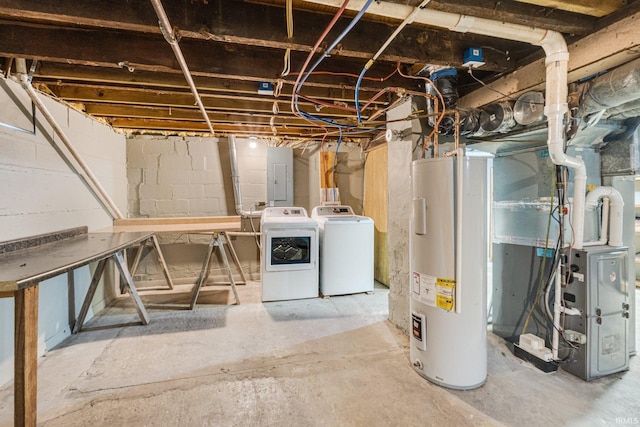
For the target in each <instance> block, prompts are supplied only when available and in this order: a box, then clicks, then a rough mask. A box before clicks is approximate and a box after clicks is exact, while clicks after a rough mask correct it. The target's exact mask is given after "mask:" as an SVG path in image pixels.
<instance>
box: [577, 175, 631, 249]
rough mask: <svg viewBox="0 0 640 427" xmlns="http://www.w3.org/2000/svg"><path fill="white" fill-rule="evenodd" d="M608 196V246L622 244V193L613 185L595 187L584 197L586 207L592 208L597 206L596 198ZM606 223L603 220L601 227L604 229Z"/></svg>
mask: <svg viewBox="0 0 640 427" xmlns="http://www.w3.org/2000/svg"><path fill="white" fill-rule="evenodd" d="M605 197H606V198H608V199H609V204H610V209H609V211H610V213H609V236H610V237H609V246H613V247H619V246H623V242H622V211H623V208H624V201H623V200H622V195H621V194H620V192H619V191H618V190H616V189H615V188H613V187H597V188H595V189H594V190H592V191H590V192H589V194H588V195H587V197H586V202H585V204H586V207H587V209H594V208H595V207H597V206H598V200H600V199H601V198H605ZM605 227H606V224H605V223H604V221H603V224H602V228H603V229H604V228H605Z"/></svg>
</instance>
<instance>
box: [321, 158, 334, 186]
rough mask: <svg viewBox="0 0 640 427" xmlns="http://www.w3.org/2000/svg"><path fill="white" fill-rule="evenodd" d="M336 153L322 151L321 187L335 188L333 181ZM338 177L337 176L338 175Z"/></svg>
mask: <svg viewBox="0 0 640 427" xmlns="http://www.w3.org/2000/svg"><path fill="white" fill-rule="evenodd" d="M335 156H336V153H335V152H334V151H322V152H320V188H335V187H337V185H335V184H336V183H334V182H333V163H334V160H335ZM336 178H337V177H336Z"/></svg>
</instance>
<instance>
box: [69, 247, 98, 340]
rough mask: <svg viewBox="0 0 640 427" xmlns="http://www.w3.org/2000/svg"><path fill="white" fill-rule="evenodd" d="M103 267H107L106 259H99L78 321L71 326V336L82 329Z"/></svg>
mask: <svg viewBox="0 0 640 427" xmlns="http://www.w3.org/2000/svg"><path fill="white" fill-rule="evenodd" d="M105 265H107V260H106V259H101V260H100V261H98V266H97V267H96V271H95V272H94V273H93V277H92V278H91V284H90V285H89V289H87V295H86V296H85V297H84V302H83V303H82V308H80V314H78V320H76V323H75V325H73V331H71V333H72V334H77V333H78V332H80V329H82V325H83V324H84V319H85V318H86V317H87V313H88V312H89V307H91V301H92V300H93V296H94V295H95V293H96V289H97V288H98V283H100V278H101V277H102V273H104V267H105Z"/></svg>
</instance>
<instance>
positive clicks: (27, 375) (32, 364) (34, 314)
mask: <svg viewBox="0 0 640 427" xmlns="http://www.w3.org/2000/svg"><path fill="white" fill-rule="evenodd" d="M15 297H16V299H15V361H14V364H15V365H14V390H15V392H14V399H15V402H14V422H15V425H16V426H17V427H22V426H28V427H35V426H36V420H37V410H38V407H37V397H38V377H37V375H38V285H37V284H36V285H34V286H31V287H29V288H27V289H21V290H19V291H17V292H16V296H15Z"/></svg>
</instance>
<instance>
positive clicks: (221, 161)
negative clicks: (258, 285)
mask: <svg viewBox="0 0 640 427" xmlns="http://www.w3.org/2000/svg"><path fill="white" fill-rule="evenodd" d="M236 149H237V154H238V171H239V175H240V190H241V194H242V205H243V210H246V211H249V210H250V209H251V208H252V206H253V205H254V204H256V203H257V202H264V201H266V198H267V195H266V193H267V187H266V179H265V178H266V162H265V158H266V145H265V144H263V143H261V142H260V141H255V140H250V139H247V138H237V139H236ZM127 174H128V180H129V192H128V197H129V214H130V217H181V216H225V215H236V208H235V200H234V193H233V182H232V179H231V166H230V161H229V143H228V140H227V139H226V138H222V139H218V138H199V137H184V138H183V137H164V136H134V137H131V138H129V139H128V140H127ZM258 222H259V220H256V223H258ZM159 239H160V244H161V245H162V247H163V253H164V255H165V258H166V261H167V264H168V265H169V269H170V274H171V275H172V279H174V281H176V283H193V282H194V281H195V279H196V278H197V276H198V274H199V273H200V269H201V267H202V260H203V258H204V254H205V250H206V248H207V245H208V240H207V238H206V237H203V236H198V235H174V234H163V235H160V236H159ZM233 241H234V247H236V251H237V252H238V253H239V256H241V259H242V263H243V268H244V271H245V273H247V274H248V275H249V277H250V278H251V279H253V280H258V279H259V262H258V260H259V254H258V251H257V246H256V244H255V241H254V240H253V239H246V238H234V239H233ZM138 273H139V276H138V277H139V278H141V279H143V280H147V281H151V283H150V284H153V285H155V284H156V281H162V280H163V276H162V274H161V272H160V270H159V268H158V264H157V262H156V261H155V258H154V257H148V258H147V259H146V260H145V261H144V262H143V263H142V264H141V266H140V269H139V270H138ZM224 277H225V276H224V273H223V271H222V270H221V265H220V259H218V258H216V259H214V263H213V265H212V269H211V280H212V281H215V280H219V279H220V280H226V278H224Z"/></svg>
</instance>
